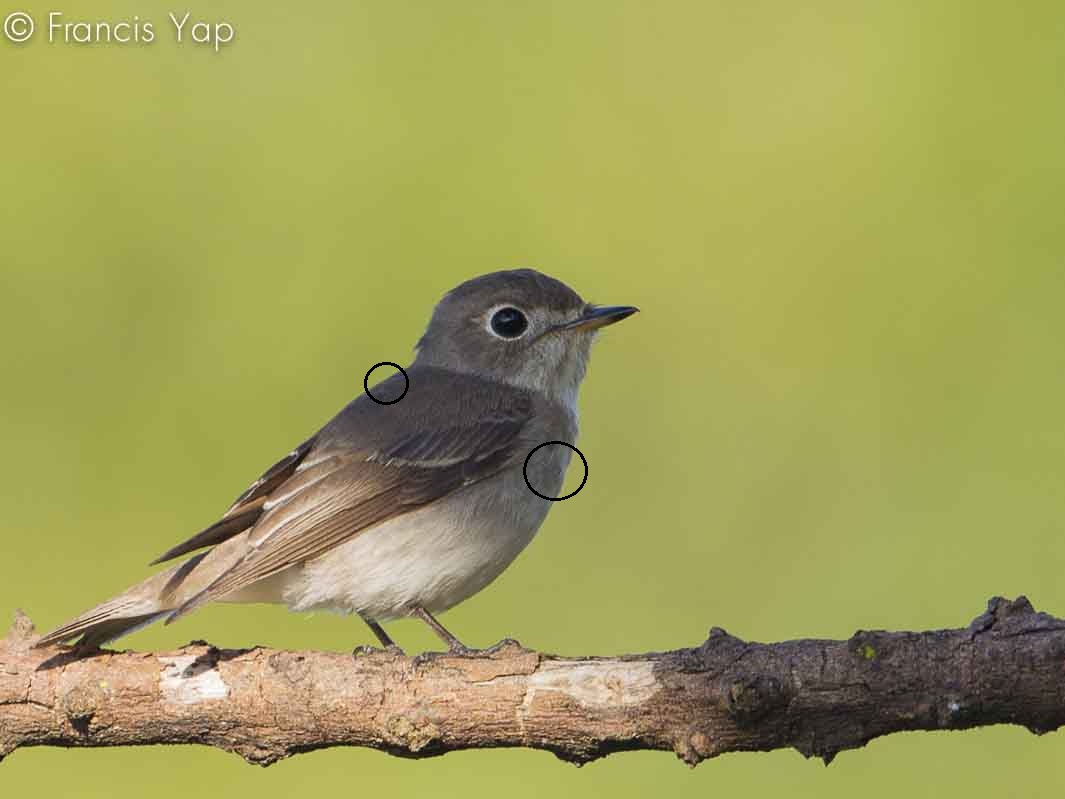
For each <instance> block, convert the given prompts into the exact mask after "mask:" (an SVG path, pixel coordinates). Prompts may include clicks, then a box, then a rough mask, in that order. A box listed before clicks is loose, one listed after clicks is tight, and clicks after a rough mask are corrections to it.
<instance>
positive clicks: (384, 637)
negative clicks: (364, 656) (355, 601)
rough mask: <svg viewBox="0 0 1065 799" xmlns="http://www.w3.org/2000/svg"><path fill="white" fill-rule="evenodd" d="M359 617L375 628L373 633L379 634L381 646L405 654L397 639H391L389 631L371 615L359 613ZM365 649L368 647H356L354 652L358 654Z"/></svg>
mask: <svg viewBox="0 0 1065 799" xmlns="http://www.w3.org/2000/svg"><path fill="white" fill-rule="evenodd" d="M359 618H360V619H362V620H363V621H364V622H366V626H367V627H369V628H370V629H371V630H373V634H374V635H376V636H377V640H378V641H380V642H381V646H383V647H384V648H385V649H386V650H387V651H389V652H395V653H397V654H400V655H402V654H403V650H402V649H400V648H399V646H398V645H397V644H396V642H395V641H393V640H392V639H391V637H389V635H388V633H386V632H385V630H384V628H383V627H382V626H381V625H380V624H378V623H377V622H376V621H374V620H373V619H371V618H370V617H369V616H364V615H363V614H361V613H360V614H359ZM365 649H366V648H364V647H361V646H360V647H356V649H355V651H354V652H353V653H352V654H354V655H356V656H357V655H359V654H361V653H364V652H365Z"/></svg>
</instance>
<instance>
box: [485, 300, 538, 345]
mask: <svg viewBox="0 0 1065 799" xmlns="http://www.w3.org/2000/svg"><path fill="white" fill-rule="evenodd" d="M491 325H492V332H493V333H495V334H496V335H497V336H499V337H500V338H518V337H519V336H520V335H521V334H522V333H524V332H525V329H526V328H527V327H528V326H529V320H528V319H526V318H525V314H523V313H522V312H521V311H519V310H518V309H517V308H511V307H510V306H509V305H508V306H507V307H506V308H500V309H499V310H498V311H496V312H495V313H494V314H492V322H491Z"/></svg>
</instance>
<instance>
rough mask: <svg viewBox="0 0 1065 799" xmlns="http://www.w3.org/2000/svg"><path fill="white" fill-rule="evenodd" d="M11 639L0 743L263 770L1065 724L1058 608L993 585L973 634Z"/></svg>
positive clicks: (1, 663)
mask: <svg viewBox="0 0 1065 799" xmlns="http://www.w3.org/2000/svg"><path fill="white" fill-rule="evenodd" d="M33 641H34V633H33V626H32V625H31V624H30V623H29V620H28V619H26V617H25V616H22V615H21V614H19V615H18V616H16V620H15V625H14V626H13V627H12V629H11V632H10V633H9V634H8V636H7V638H6V639H4V640H2V641H0V757H2V756H4V755H7V754H10V753H11V752H12V751H14V750H15V749H16V748H18V747H20V746H42V745H49V746H119V745H143V744H163V743H167V744H179V743H198V744H209V745H212V746H217V747H220V748H222V749H225V750H227V751H231V752H237V753H239V754H240V755H241V756H242V757H244V758H245V759H246V760H248V761H250V762H253V763H259V764H263V765H267V764H269V763H273V762H275V761H277V760H279V759H281V758H284V757H288V756H289V755H292V754H294V753H296V752H303V751H308V750H311V749H321V748H324V747H329V746H342V745H344V746H369V747H374V748H377V749H382V750H385V751H388V752H391V753H393V754H397V755H403V756H408V757H426V756H431V755H439V754H442V753H444V752H448V751H451V750H455V749H471V748H479V747H497V746H520V747H532V748H537V749H546V750H549V751H551V752H554V753H555V754H556V755H558V756H559V757H561V758H563V759H565V760H569V761H572V762H575V763H585V762H587V761H590V760H593V759H595V758H598V757H602V756H604V755H607V754H610V753H611V752H617V751H622V750H629V749H657V750H668V751H673V752H675V753H676V754H677V755H679V756H680V758H681V759H683V760H684V761H685V762H687V763H689V764H692V765H694V764H696V763H698V762H700V761H701V760H704V759H706V758H709V757H714V756H716V755H720V754H722V753H724V752H731V751H737V750H770V749H777V748H781V747H793V748H795V749H797V750H799V751H800V752H802V753H803V754H804V755H807V756H817V757H821V758H823V759H824V760H825V762H826V763H827V762H829V761H830V760H831V759H832V758H833V757H834V756H835V755H836V753H838V752H840V751H841V750H844V749H853V748H856V747H860V746H862V745H864V744H865V743H866V742H867V741H869V740H871V739H873V738H876V737H877V736H880V735H886V734H888V733H892V732H897V731H900V730H941V729H953V730H960V729H965V728H968V727H977V726H983V725H988V724H1019V725H1023V726H1025V727H1027V728H1028V729H1029V730H1031V731H1032V732H1035V733H1038V734H1041V733H1045V732H1049V731H1051V730H1055V729H1057V728H1058V727H1059V726H1060V725H1061V724H1062V723H1063V722H1065V679H1063V677H1065V621H1062V620H1059V619H1056V618H1053V617H1051V616H1048V615H1046V614H1044V613H1036V612H1035V611H1034V610H1033V609H1032V606H1031V604H1029V602H1028V600H1027V599H1025V598H1024V597H1020V598H1018V599H1017V600H1014V601H1012V602H1011V601H1008V600H1005V599H1002V598H994V599H992V600H991V601H990V602H989V603H988V609H987V611H986V612H985V613H983V614H982V615H980V616H979V617H977V618H976V619H975V620H974V621H973V622H972V624H970V625H969V626H968V627H966V628H963V629H954V630H935V631H929V632H919V633H911V632H884V631H860V632H857V633H855V634H854V636H852V637H851V638H850V639H849V640H846V641H827V640H809V639H808V640H798V641H784V642H782V643H776V644H759V643H749V642H745V641H741V640H740V639H738V638H735V637H733V636H731V635H729V634H728V633H726V632H725V631H724V630H721V629H717V628H715V629H713V630H711V631H710V636H709V638H708V639H707V640H706V641H705V642H704V643H703V644H702V645H701V646H698V647H695V648H692V649H680V650H676V651H672V652H660V653H658V652H656V653H649V654H644V655H630V656H624V657H606V658H603V657H582V658H562V657H557V656H554V655H546V654H541V653H538V652H533V651H530V650H527V649H524V648H522V647H521V646H520V645H518V644H516V643H514V642H505V643H504V644H501V645H499V646H498V647H496V648H494V649H493V650H491V651H487V652H484V653H479V654H477V655H472V656H464V657H457V656H450V655H426V656H420V657H416V658H408V657H403V656H401V655H397V654H392V653H387V652H377V651H374V652H371V653H368V654H361V655H358V656H355V657H353V656H352V655H350V654H336V653H330V652H289V651H279V650H270V649H262V648H255V649H250V650H239V651H238V650H225V649H216V648H215V647H212V646H208V645H206V644H202V643H200V642H194V643H192V644H190V645H189V646H186V647H184V648H182V649H179V650H177V651H173V652H166V653H156V652H108V651H102V652H97V653H93V654H89V655H78V654H77V653H74V652H71V651H69V650H63V649H45V650H35V649H31V648H30V645H31V644H32V642H33Z"/></svg>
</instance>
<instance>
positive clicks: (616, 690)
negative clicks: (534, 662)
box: [522, 660, 659, 711]
mask: <svg viewBox="0 0 1065 799" xmlns="http://www.w3.org/2000/svg"><path fill="white" fill-rule="evenodd" d="M654 666H655V664H654V663H649V662H646V661H642V662H641V661H624V660H613V661H611V660H593V661H588V662H582V661H572V660H570V661H566V660H561V661H560V660H549V661H546V662H544V663H542V664H541V665H540V668H538V669H537V670H536V672H535V673H533V674H531V675H529V678H528V688H527V689H526V692H525V700H524V701H523V702H522V709H523V710H524V711H528V709H529V708H530V707H531V706H532V703H533V699H534V698H535V696H536V694H537V692H539V691H555V692H557V693H562V694H565V695H566V696H568V697H569V698H570V699H573V700H575V701H576V702H578V703H579V704H581V705H582V706H583V707H586V708H593V709H594V708H600V709H611V710H612V709H616V708H619V707H624V706H626V705H638V704H640V703H641V702H646V701H647V700H648V699H650V698H651V697H652V696H654V695H655V693H656V692H657V691H658V688H659V683H658V679H657V678H656V677H655V674H654Z"/></svg>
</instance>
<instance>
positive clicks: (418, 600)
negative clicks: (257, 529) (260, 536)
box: [283, 463, 564, 621]
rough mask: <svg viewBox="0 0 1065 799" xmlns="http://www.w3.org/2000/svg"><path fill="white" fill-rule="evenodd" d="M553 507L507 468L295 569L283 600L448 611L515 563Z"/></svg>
mask: <svg viewBox="0 0 1065 799" xmlns="http://www.w3.org/2000/svg"><path fill="white" fill-rule="evenodd" d="M559 466H561V467H562V468H561V469H559V470H558V483H559V484H561V481H562V472H563V471H564V464H561V463H560V464H559ZM551 504H552V503H550V502H548V501H546V500H544V499H542V498H540V497H537V496H536V495H535V494H533V493H532V492H531V491H529V489H528V487H527V486H526V485H525V481H524V478H523V477H522V473H521V469H520V468H519V469H508V470H507V471H506V472H504V473H502V474H500V475H499V476H497V477H495V478H492V479H490V480H487V481H485V482H483V483H478V484H477V485H474V486H471V487H470V488H467V489H465V490H463V491H459V492H457V493H455V494H452V495H451V496H449V497H447V498H445V499H443V500H439V501H437V502H434V503H433V504H432V505H430V506H428V507H425V508H421V509H419V510H416V511H412V512H410V513H407V514H404V515H403V516H399V517H397V518H395V519H392V520H390V521H388V522H385V523H384V524H381V525H379V526H377V527H374V528H372V529H369V530H366V531H365V532H362V533H360V534H358V535H356V536H355V537H354V538H353V539H351V540H350V541H348V542H347V543H345V544H342V545H341V546H339V547H337V548H336V549H335V550H333V551H331V552H329V553H327V554H326V555H323V556H322V557H321V558H318V559H316V560H314V561H311V562H309V563H305V564H303V566H302V567H297V568H296V569H293V570H290V572H288V573H286V579H285V586H284V591H283V593H284V600H285V602H286V603H287V604H288V606H289V607H290V608H291V609H292V610H312V609H317V608H323V609H331V610H341V611H347V612H353V611H354V612H359V613H362V614H364V615H366V616H368V617H370V618H373V619H376V620H379V621H382V620H388V619H392V618H397V617H400V616H406V615H408V614H409V613H410V612H411V610H412V609H414V608H415V607H423V608H425V609H426V610H429V611H430V612H439V611H443V610H446V609H448V608H450V607H452V606H454V605H456V604H458V603H459V602H461V601H462V600H464V599H466V598H468V597H469V596H471V595H473V594H475V593H476V592H477V591H480V590H481V589H482V588H484V587H485V586H486V585H488V584H489V583H490V582H492V580H494V579H495V578H496V577H498V576H499V575H500V574H501V573H502V572H503V570H504V569H506V567H507V566H509V565H510V563H511V562H512V561H513V560H514V558H516V557H517V556H518V554H519V553H520V552H521V551H522V550H523V549H524V548H525V547H526V545H527V544H528V543H529V542H530V541H531V540H532V538H533V536H534V535H535V534H536V531H537V530H538V529H539V527H540V524H541V523H542V522H543V520H544V517H545V516H546V515H547V511H548V510H549V509H550V506H551Z"/></svg>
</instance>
